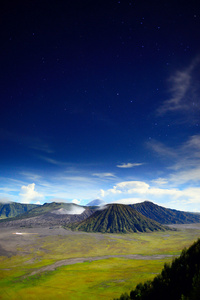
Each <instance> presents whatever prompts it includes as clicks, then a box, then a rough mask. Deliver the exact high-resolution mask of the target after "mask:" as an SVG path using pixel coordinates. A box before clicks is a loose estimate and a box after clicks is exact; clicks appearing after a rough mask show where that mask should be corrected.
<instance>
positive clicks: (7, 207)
mask: <svg viewBox="0 0 200 300" xmlns="http://www.w3.org/2000/svg"><path fill="white" fill-rule="evenodd" d="M38 206H39V205H36V204H21V203H17V202H9V203H0V219H6V218H12V217H16V216H18V215H20V214H23V213H25V212H27V211H30V210H32V209H34V208H37V207H38Z"/></svg>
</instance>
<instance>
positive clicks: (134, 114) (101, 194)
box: [0, 0, 200, 211]
mask: <svg viewBox="0 0 200 300" xmlns="http://www.w3.org/2000/svg"><path fill="white" fill-rule="evenodd" d="M0 20H1V21H0V22H1V24H0V26H1V27H0V28H1V30H0V33H1V47H0V51H1V55H0V61H1V68H0V76H1V77H0V78H1V81H0V82H1V88H0V101H1V110H0V142H1V144H0V165H1V168H0V177H1V181H0V182H1V184H0V199H1V201H8V200H12V201H18V202H31V203H39V202H40V203H44V202H47V201H67V202H68V201H74V202H76V203H80V204H86V203H87V202H89V201H91V200H93V199H95V198H101V199H103V200H105V201H106V202H112V201H118V200H121V201H122V202H138V201H143V200H144V199H149V200H152V201H154V202H156V203H158V204H161V205H165V206H168V207H172V208H173V207H174V208H178V209H184V210H191V211H193V210H198V211H200V197H199V195H200V187H199V182H200V132H199V128H200V127H199V126H200V123H199V120H200V119H199V117H200V116H199V112H200V106H199V105H200V100H199V96H200V88H199V86H200V84H199V83H200V82H199V81H200V72H199V71H200V42H199V41H200V29H199V28H200V5H199V4H198V1H172V0H169V1H154V0H153V1H139V0H138V1H131V0H129V1H126V0H124V1H114V0H113V1H110V0H108V1H98V0H97V1H75V0H74V1H67V0H66V1H4V4H3V5H1V10H0ZM127 199H128V200H127Z"/></svg>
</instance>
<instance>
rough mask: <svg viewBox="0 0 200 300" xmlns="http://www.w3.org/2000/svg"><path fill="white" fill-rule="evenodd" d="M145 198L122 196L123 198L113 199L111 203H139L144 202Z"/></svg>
mask: <svg viewBox="0 0 200 300" xmlns="http://www.w3.org/2000/svg"><path fill="white" fill-rule="evenodd" d="M145 200H146V199H141V198H124V199H119V200H116V201H113V202H112V203H117V204H127V205H128V204H135V203H141V202H144V201H145Z"/></svg>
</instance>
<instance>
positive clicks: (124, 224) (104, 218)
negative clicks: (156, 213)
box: [67, 204, 166, 233]
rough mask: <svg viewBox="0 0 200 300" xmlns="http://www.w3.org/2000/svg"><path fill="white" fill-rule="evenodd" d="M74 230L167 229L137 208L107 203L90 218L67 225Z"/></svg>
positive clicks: (136, 230)
mask: <svg viewBox="0 0 200 300" xmlns="http://www.w3.org/2000/svg"><path fill="white" fill-rule="evenodd" d="M67 228H70V229H72V230H80V231H87V232H108V233H120V232H121V233H127V232H151V231H155V230H165V229H166V228H165V227H164V226H162V225H161V224H159V223H157V222H155V221H153V220H150V219H148V218H146V217H144V216H143V215H142V214H140V213H139V212H137V211H136V210H135V209H133V208H131V207H129V206H127V205H122V204H110V205H106V207H105V208H104V209H101V210H98V211H96V212H95V213H93V214H92V215H91V216H90V217H89V218H87V219H85V220H84V221H81V222H78V223H72V224H69V225H67Z"/></svg>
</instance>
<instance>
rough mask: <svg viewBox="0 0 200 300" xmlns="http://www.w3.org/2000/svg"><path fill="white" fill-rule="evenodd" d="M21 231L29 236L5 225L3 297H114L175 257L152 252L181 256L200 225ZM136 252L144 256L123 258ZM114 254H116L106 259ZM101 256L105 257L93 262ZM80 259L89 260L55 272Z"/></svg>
mask: <svg viewBox="0 0 200 300" xmlns="http://www.w3.org/2000/svg"><path fill="white" fill-rule="evenodd" d="M3 231H4V232H3ZM21 231H22V232H24V233H26V234H24V235H15V234H13V233H14V232H15V231H14V230H13V229H12V230H11V229H1V233H0V245H1V249H3V250H2V256H0V299H22V300H23V299H55V298H56V297H57V298H58V299H69V300H71V299H74V300H75V299H113V298H114V297H119V296H120V294H121V293H123V292H129V291H130V290H131V289H133V288H134V287H135V286H136V284H137V283H139V282H141V281H146V280H147V279H152V278H153V277H154V276H155V275H156V274H157V273H159V272H160V271H161V270H162V268H163V265H164V263H165V262H169V261H170V260H172V257H165V256H162V257H161V258H160V259H155V257H153V255H179V254H180V252H181V250H182V249H183V248H184V247H188V246H190V245H191V244H192V243H193V242H194V241H195V240H197V238H199V237H200V224H199V227H198V226H197V227H196V228H190V227H189V228H185V229H181V230H178V231H168V232H154V233H148V234H147V233H142V234H138V233H133V234H98V233H95V234H93V233H83V232H70V231H65V230H64V229H59V230H58V229H53V230H52V229H49V228H47V229H39V228H35V229H29V228H27V229H25V228H24V229H23V230H21ZM27 233H29V234H27ZM33 233H36V234H33ZM6 251H7V255H8V256H9V257H7V256H5V253H6ZM135 254H140V255H142V256H143V258H144V259H130V257H128V256H127V257H118V256H119V255H135ZM109 255H112V256H113V255H115V256H116V257H109V258H107V259H105V257H104V256H109ZM97 256H98V257H101V258H102V259H101V260H92V258H94V257H97ZM145 256H152V257H151V258H148V257H145ZM77 258H84V259H86V261H84V262H80V263H75V262H74V264H70V265H65V266H60V267H58V268H56V269H55V270H53V271H51V266H52V265H53V264H54V263H56V262H59V261H61V260H62V261H66V260H68V259H70V260H71V261H72V262H73V259H77ZM45 266H46V271H43V272H42V270H43V268H44V267H45ZM31 274H35V275H31Z"/></svg>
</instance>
